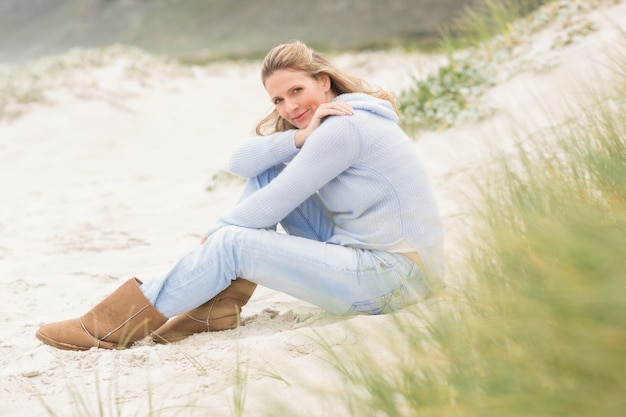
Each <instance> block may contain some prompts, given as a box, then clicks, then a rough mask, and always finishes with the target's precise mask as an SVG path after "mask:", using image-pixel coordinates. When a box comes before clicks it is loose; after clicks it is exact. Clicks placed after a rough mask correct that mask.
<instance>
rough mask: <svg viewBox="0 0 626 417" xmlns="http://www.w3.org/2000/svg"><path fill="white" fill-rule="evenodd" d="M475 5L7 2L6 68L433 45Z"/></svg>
mask: <svg viewBox="0 0 626 417" xmlns="http://www.w3.org/2000/svg"><path fill="white" fill-rule="evenodd" d="M472 2H473V0H404V1H402V0H339V1H328V0H316V1H309V2H293V1H287V0H256V1H254V2H253V1H249V0H229V1H220V0H210V1H206V0H187V1H184V2H182V1H177V0H153V1H150V2H145V1H139V0H3V1H2V2H1V3H0V62H2V61H4V62H19V61H23V60H25V59H29V58H32V57H35V56H39V55H44V54H56V53H59V52H63V51H65V50H67V49H68V48H71V47H74V46H82V47H92V46H103V45H109V44H112V43H124V44H130V45H133V46H138V47H140V48H142V49H145V50H147V51H149V52H154V53H165V54H172V55H175V56H181V55H184V56H188V55H198V54H200V55H202V56H205V57H215V56H218V57H224V56H226V57H233V56H251V55H253V56H256V55H259V54H262V53H264V52H265V51H267V49H269V48H270V47H271V46H273V45H275V44H277V43H281V42H284V41H288V40H291V39H301V40H304V41H306V42H307V43H310V44H312V45H314V46H316V47H318V48H320V49H325V50H329V49H334V50H346V49H364V48H369V47H381V46H389V45H392V44H399V43H400V44H404V45H406V44H421V45H426V44H429V43H430V44H432V43H433V42H435V39H436V37H437V36H438V35H439V32H438V31H439V29H440V27H441V26H442V25H444V24H449V23H451V22H452V21H453V19H454V18H455V16H457V15H458V14H459V13H460V12H461V11H462V9H463V7H464V6H467V5H470V4H472Z"/></svg>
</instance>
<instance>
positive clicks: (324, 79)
mask: <svg viewBox="0 0 626 417" xmlns="http://www.w3.org/2000/svg"><path fill="white" fill-rule="evenodd" d="M319 80H320V82H321V83H322V87H324V92H325V93H327V92H328V91H330V88H331V87H332V83H331V82H330V76H328V74H320V76H319Z"/></svg>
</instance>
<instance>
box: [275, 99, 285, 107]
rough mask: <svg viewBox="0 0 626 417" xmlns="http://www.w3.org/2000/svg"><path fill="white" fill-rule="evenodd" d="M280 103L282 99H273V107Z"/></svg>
mask: <svg viewBox="0 0 626 417" xmlns="http://www.w3.org/2000/svg"><path fill="white" fill-rule="evenodd" d="M281 101H283V99H282V98H276V99H274V105H275V106H277V105H279V104H280V102H281Z"/></svg>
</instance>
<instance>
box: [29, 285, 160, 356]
mask: <svg viewBox="0 0 626 417" xmlns="http://www.w3.org/2000/svg"><path fill="white" fill-rule="evenodd" d="M140 284H141V281H139V280H138V279H136V278H131V279H130V280H128V281H126V282H125V283H124V284H122V285H121V286H120V287H119V288H118V289H117V290H115V291H114V292H113V293H111V294H110V295H109V296H108V297H106V298H105V299H104V300H102V301H101V302H100V303H99V304H97V305H96V306H95V307H93V308H92V309H91V310H89V312H87V314H85V315H84V316H81V317H78V318H75V319H71V320H65V321H60V322H56V323H50V324H46V325H44V326H42V327H41V328H40V329H39V330H38V331H37V334H36V336H37V338H38V339H39V340H41V341H42V342H43V343H45V344H47V345H50V346H53V347H55V348H59V349H65V350H88V349H91V348H92V347H98V348H104V349H124V348H127V347H129V346H131V345H132V344H133V343H135V342H136V341H138V340H140V339H143V338H144V337H146V336H148V335H149V334H150V332H151V331H153V330H155V329H158V328H159V326H161V325H162V324H163V323H165V322H166V321H167V317H165V316H164V315H162V314H161V313H159V312H158V311H157V310H156V309H155V308H154V306H152V304H150V302H149V301H148V299H147V298H146V297H145V296H144V294H143V292H141V289H140V288H139V285H140Z"/></svg>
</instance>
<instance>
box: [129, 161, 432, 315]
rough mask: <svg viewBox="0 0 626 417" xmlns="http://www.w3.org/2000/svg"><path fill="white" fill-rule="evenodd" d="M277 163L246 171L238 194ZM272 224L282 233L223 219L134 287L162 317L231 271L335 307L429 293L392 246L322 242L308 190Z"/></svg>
mask: <svg viewBox="0 0 626 417" xmlns="http://www.w3.org/2000/svg"><path fill="white" fill-rule="evenodd" d="M281 170H282V167H281V166H277V167H274V168H271V169H269V170H268V171H266V172H264V173H263V174H261V175H259V176H257V177H255V178H252V179H250V180H249V181H248V183H247V185H246V188H245V189H244V192H243V195H242V197H241V198H242V199H244V198H246V197H247V196H249V195H250V194H252V193H254V192H255V191H256V190H258V189H260V188H262V187H263V186H265V185H267V184H268V183H269V182H270V181H272V179H274V178H275V177H276V176H277V175H278V174H279V173H280V171H281ZM280 224H281V226H282V228H283V229H284V231H285V232H286V233H282V232H279V231H276V230H275V228H273V229H249V228H244V227H237V226H226V227H223V228H222V229H219V230H218V231H216V232H215V233H213V234H212V235H211V236H209V238H208V239H207V241H206V242H205V243H204V244H202V245H199V246H198V247H197V248H195V249H194V250H192V251H191V252H190V253H188V254H187V255H185V256H183V257H182V258H181V259H180V260H179V261H178V262H177V263H176V264H175V265H174V266H173V268H172V269H171V270H170V271H169V272H168V273H167V274H165V275H163V276H160V277H157V278H154V279H152V280H149V281H147V282H145V283H144V284H143V285H142V286H141V288H142V291H143V292H144V294H145V295H146V297H147V298H148V300H149V301H150V302H151V303H152V304H153V305H154V306H155V308H156V309H157V310H159V311H160V312H161V313H162V314H163V315H165V316H166V317H174V316H176V315H178V314H181V313H184V312H186V311H189V310H191V309H193V308H196V307H198V306H200V305H202V304H204V303H205V302H206V301H208V300H210V299H211V298H213V297H214V296H215V295H217V294H218V293H219V292H221V291H222V290H224V289H225V288H226V287H228V286H229V285H230V282H231V280H234V279H236V278H237V277H242V278H246V279H247V280H249V281H252V282H254V283H256V284H258V285H262V286H264V287H267V288H270V289H273V290H277V291H281V292H284V293H287V294H289V295H291V296H293V297H296V298H298V299H301V300H304V301H306V302H309V303H311V304H314V305H317V306H319V307H321V308H323V309H324V310H326V311H328V312H330V313H333V314H338V315H351V314H381V313H388V312H391V311H394V310H397V309H399V308H402V307H404V306H406V305H410V304H414V303H416V302H418V301H420V300H423V299H425V298H428V297H429V296H430V295H431V290H430V288H429V286H428V283H427V280H426V278H425V275H424V272H423V271H422V270H421V269H420V268H419V267H418V266H417V264H415V263H413V262H412V261H411V260H409V259H408V258H406V257H404V256H402V255H400V254H398V253H392V252H384V251H377V250H366V249H358V248H353V247H347V246H340V245H336V244H329V243H325V241H326V240H328V239H329V238H330V236H331V234H332V230H333V224H332V221H331V219H330V217H329V216H328V215H327V214H326V212H325V210H324V209H323V207H322V205H321V203H320V202H319V200H318V198H317V196H316V195H313V196H311V197H310V198H309V199H307V200H306V201H305V202H304V203H302V204H301V205H300V206H298V207H297V208H296V209H295V210H294V211H292V212H291V213H290V214H289V215H288V216H287V217H285V218H284V219H283V220H282V221H281V222H280Z"/></svg>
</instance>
